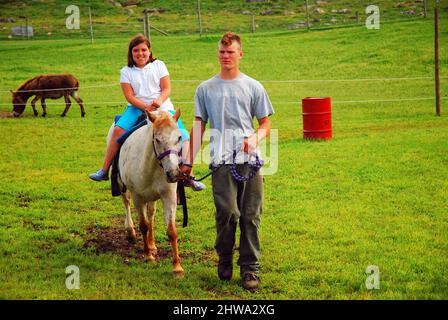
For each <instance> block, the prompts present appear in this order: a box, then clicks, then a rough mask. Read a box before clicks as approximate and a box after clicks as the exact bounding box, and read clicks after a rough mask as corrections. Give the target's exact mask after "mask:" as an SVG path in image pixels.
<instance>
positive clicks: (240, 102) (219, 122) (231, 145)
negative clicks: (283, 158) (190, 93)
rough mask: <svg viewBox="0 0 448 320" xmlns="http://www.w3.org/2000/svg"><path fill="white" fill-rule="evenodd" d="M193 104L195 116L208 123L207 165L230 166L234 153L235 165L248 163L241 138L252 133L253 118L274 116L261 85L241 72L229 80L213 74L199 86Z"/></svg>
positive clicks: (253, 130) (258, 151)
mask: <svg viewBox="0 0 448 320" xmlns="http://www.w3.org/2000/svg"><path fill="white" fill-rule="evenodd" d="M194 102H195V114H196V117H200V118H201V119H202V120H203V121H204V122H210V160H211V163H213V164H215V165H218V164H220V163H222V162H223V161H225V163H227V164H229V163H233V153H234V151H236V153H237V156H236V159H235V160H236V162H237V163H242V162H247V161H251V160H249V158H248V156H247V154H246V155H245V154H244V153H243V152H242V151H241V147H242V143H243V139H244V138H245V137H249V136H250V135H251V134H253V133H254V132H255V128H254V122H253V120H254V118H257V119H261V118H264V117H267V116H270V115H271V114H273V113H274V109H273V107H272V104H271V101H270V100H269V96H268V94H267V92H266V90H265V89H264V87H263V85H262V84H261V83H260V82H258V81H257V80H255V79H253V78H251V77H249V76H247V75H245V74H243V73H241V74H240V76H239V77H238V78H236V79H233V80H223V79H221V77H220V76H219V75H216V76H214V77H213V78H211V79H209V80H207V81H204V82H203V83H201V84H200V85H199V87H198V88H197V90H196V94H195V97H194ZM257 153H258V154H259V155H260V150H259V148H257Z"/></svg>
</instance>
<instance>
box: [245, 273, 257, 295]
mask: <svg viewBox="0 0 448 320" xmlns="http://www.w3.org/2000/svg"><path fill="white" fill-rule="evenodd" d="M259 287H260V278H259V277H258V275H256V274H255V273H245V274H244V276H243V288H244V289H246V290H249V291H255V290H257V289H258V288H259Z"/></svg>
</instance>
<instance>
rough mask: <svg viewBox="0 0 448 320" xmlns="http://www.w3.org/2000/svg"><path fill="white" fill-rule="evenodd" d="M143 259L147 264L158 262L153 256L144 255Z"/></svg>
mask: <svg viewBox="0 0 448 320" xmlns="http://www.w3.org/2000/svg"><path fill="white" fill-rule="evenodd" d="M143 259H144V260H145V261H146V262H154V261H156V258H155V257H154V256H153V255H152V254H145V255H143Z"/></svg>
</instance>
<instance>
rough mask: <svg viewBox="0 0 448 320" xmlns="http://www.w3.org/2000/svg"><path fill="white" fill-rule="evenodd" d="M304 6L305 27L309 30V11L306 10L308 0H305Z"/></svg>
mask: <svg viewBox="0 0 448 320" xmlns="http://www.w3.org/2000/svg"><path fill="white" fill-rule="evenodd" d="M305 7H306V28H307V29H308V30H310V13H309V11H308V0H305Z"/></svg>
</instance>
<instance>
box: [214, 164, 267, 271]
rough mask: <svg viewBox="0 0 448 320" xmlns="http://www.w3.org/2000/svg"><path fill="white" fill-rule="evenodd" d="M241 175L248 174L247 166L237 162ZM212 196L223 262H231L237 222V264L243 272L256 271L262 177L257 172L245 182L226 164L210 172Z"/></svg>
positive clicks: (261, 202) (219, 249)
mask: <svg viewBox="0 0 448 320" xmlns="http://www.w3.org/2000/svg"><path fill="white" fill-rule="evenodd" d="M237 170H238V172H239V173H240V174H242V175H245V176H246V175H248V173H249V166H248V165H246V164H241V165H237ZM212 184H213V196H214V200H215V207H216V231H217V236H216V242H215V249H216V252H217V253H218V255H219V258H220V260H221V261H222V262H231V260H232V256H233V251H234V247H235V234H236V226H237V223H238V221H239V223H240V231H241V232H240V247H239V253H240V254H239V259H238V265H239V266H240V273H241V275H242V276H243V275H244V274H245V273H247V272H253V273H256V274H258V273H259V271H260V264H259V262H258V259H259V257H260V237H259V228H260V215H261V212H262V210H263V177H262V176H261V175H260V173H259V172H258V173H257V174H256V175H255V176H254V177H253V178H252V179H250V180H248V181H246V182H238V181H236V180H235V179H234V178H233V177H232V174H231V173H230V170H229V166H228V165H225V166H222V167H221V168H219V169H218V170H216V171H215V172H214V173H213V175H212Z"/></svg>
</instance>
